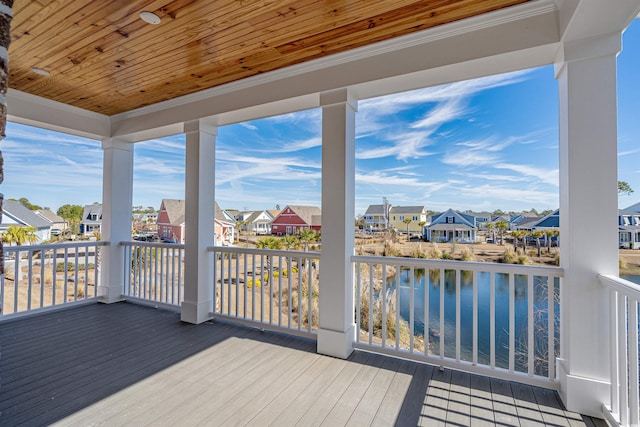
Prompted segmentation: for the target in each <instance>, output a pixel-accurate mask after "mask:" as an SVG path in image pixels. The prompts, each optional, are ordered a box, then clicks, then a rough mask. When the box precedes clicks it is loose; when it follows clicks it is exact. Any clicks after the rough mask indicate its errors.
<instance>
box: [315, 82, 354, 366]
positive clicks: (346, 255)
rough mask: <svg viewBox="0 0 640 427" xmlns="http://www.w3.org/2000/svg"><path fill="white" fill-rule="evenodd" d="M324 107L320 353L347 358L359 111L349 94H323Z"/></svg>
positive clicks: (351, 339)
mask: <svg viewBox="0 0 640 427" xmlns="http://www.w3.org/2000/svg"><path fill="white" fill-rule="evenodd" d="M320 105H322V255H321V260H320V303H319V306H320V307H319V310H320V326H319V328H318V352H319V353H322V354H327V355H330V356H335V357H341V358H346V357H348V356H349V354H351V352H352V351H353V342H354V338H355V323H354V305H353V301H354V297H353V289H354V288H353V265H352V263H351V256H352V255H353V239H354V218H355V207H354V193H355V112H356V110H357V104H356V101H355V100H354V99H353V98H351V97H350V95H349V93H348V91H347V90H346V89H345V90H337V91H333V92H328V93H323V94H321V95H320Z"/></svg>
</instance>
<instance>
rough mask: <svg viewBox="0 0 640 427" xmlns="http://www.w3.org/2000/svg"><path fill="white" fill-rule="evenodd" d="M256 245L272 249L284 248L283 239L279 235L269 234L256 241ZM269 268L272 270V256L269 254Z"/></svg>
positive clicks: (259, 247)
mask: <svg viewBox="0 0 640 427" xmlns="http://www.w3.org/2000/svg"><path fill="white" fill-rule="evenodd" d="M256 247H257V248H258V249H271V250H279V249H282V240H280V239H278V238H277V237H273V236H267V237H262V238H260V239H258V241H257V242H256ZM266 258H267V259H266V261H267V269H268V270H269V271H271V256H270V255H267V257H266Z"/></svg>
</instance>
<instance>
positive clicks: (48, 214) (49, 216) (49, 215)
mask: <svg viewBox="0 0 640 427" xmlns="http://www.w3.org/2000/svg"><path fill="white" fill-rule="evenodd" d="M33 212H34V213H35V214H36V215H39V216H40V217H42V218H44V219H45V220H47V221H49V222H50V223H52V224H53V223H54V222H67V221H66V220H65V219H64V218H62V217H60V216H58V215H56V214H55V213H54V212H53V211H50V210H49V209H40V210H37V211H33Z"/></svg>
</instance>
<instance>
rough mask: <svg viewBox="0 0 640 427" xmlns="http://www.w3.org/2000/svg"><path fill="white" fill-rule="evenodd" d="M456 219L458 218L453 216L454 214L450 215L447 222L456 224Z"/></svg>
mask: <svg viewBox="0 0 640 427" xmlns="http://www.w3.org/2000/svg"><path fill="white" fill-rule="evenodd" d="M455 219H456V218H455V217H453V216H448V217H447V224H454V223H455V222H456V221H455Z"/></svg>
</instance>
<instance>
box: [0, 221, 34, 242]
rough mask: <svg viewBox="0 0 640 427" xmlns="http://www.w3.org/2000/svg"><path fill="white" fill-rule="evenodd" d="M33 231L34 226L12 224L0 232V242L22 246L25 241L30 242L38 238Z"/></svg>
mask: <svg viewBox="0 0 640 427" xmlns="http://www.w3.org/2000/svg"><path fill="white" fill-rule="evenodd" d="M35 233H36V229H35V227H20V226H19V225H12V226H11V227H9V228H7V229H6V230H5V231H4V232H3V233H2V243H6V244H9V245H16V246H22V245H23V244H25V243H29V244H32V243H35V242H36V241H37V240H38V236H37V235H36V234H35Z"/></svg>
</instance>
